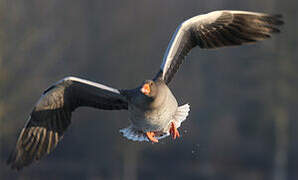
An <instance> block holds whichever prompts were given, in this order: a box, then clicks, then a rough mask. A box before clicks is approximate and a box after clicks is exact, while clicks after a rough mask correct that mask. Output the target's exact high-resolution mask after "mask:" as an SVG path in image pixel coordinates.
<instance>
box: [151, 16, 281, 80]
mask: <svg viewBox="0 0 298 180" xmlns="http://www.w3.org/2000/svg"><path fill="white" fill-rule="evenodd" d="M282 24H283V21H282V20H281V16H280V15H268V14H263V13H255V12H247V11H227V10H224V11H214V12H211V13H208V14H203V15H199V16H195V17H193V18H191V19H188V20H186V21H184V22H183V23H182V24H181V25H180V26H179V27H178V28H177V30H176V32H175V33H174V35H173V36H172V39H171V41H170V43H169V46H168V48H167V50H166V52H165V55H164V58H163V62H162V64H161V66H160V71H159V72H158V74H157V75H156V77H155V78H154V79H157V78H162V79H163V80H164V81H165V83H167V84H168V83H169V82H170V81H171V80H172V78H173V76H174V74H175V73H176V72H177V70H178V68H179V66H180V65H181V64H182V62H183V60H184V58H185V56H186V55H187V54H188V52H189V51H190V50H191V49H192V48H194V47H195V46H197V45H198V46H200V47H201V48H204V49H212V48H219V47H224V46H235V45H242V44H247V43H254V42H256V41H260V40H264V39H267V38H270V35H271V34H272V33H279V32H280V31H279V29H278V28H277V26H279V25H282Z"/></svg>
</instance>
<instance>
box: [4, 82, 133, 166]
mask: <svg viewBox="0 0 298 180" xmlns="http://www.w3.org/2000/svg"><path fill="white" fill-rule="evenodd" d="M80 106H89V107H94V108H98V109H105V110H120V109H127V108H128V107H127V102H126V100H125V98H124V97H123V96H122V95H121V94H120V92H119V91H118V90H116V89H113V88H110V87H107V86H104V85H101V84H97V83H94V82H90V81H87V80H83V79H80V78H75V77H67V78H64V79H63V80H61V81H59V82H57V83H56V84H54V85H53V86H51V87H50V88H48V89H47V90H46V91H45V92H44V93H43V95H42V97H41V98H40V99H39V101H38V102H37V104H36V105H35V107H34V108H33V110H32V112H31V114H30V116H29V119H28V121H27V123H26V125H25V127H24V128H23V129H22V131H21V134H20V136H19V139H18V141H17V145H16V148H15V150H14V151H13V152H12V153H11V155H10V157H9V159H8V161H7V163H8V164H11V167H12V168H13V169H14V168H16V169H20V168H22V167H23V166H26V165H28V164H30V163H31V162H33V161H34V160H39V159H40V158H41V157H42V156H44V155H45V154H49V153H50V152H52V150H53V149H54V148H55V147H56V146H57V144H58V142H59V141H60V140H61V139H62V137H63V134H64V132H65V131H66V130H67V128H68V126H69V125H70V123H71V113H72V112H73V111H74V110H75V109H76V108H78V107H80Z"/></svg>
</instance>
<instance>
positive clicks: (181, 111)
mask: <svg viewBox="0 0 298 180" xmlns="http://www.w3.org/2000/svg"><path fill="white" fill-rule="evenodd" d="M189 110H190V106H189V104H184V105H182V106H179V107H178V109H177V112H176V114H175V116H174V123H175V126H176V128H178V127H180V125H181V123H182V122H183V121H185V119H186V117H187V116H188V112H189Z"/></svg>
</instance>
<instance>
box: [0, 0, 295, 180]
mask: <svg viewBox="0 0 298 180" xmlns="http://www.w3.org/2000/svg"><path fill="white" fill-rule="evenodd" d="M297 4H298V3H297V2H296V1H291V0H286V1H280V0H263V1H258V0H252V1H245V2H244V1H237V0H224V1H223V0H209V1H205V0H201V1H198V0H187V1H178V0H174V1H173V0H162V1H135V0H125V1H120V0H113V1H101V0H100V1H98V0H97V1H96V0H88V1H80V0H72V1H71V0H63V1H58V0H52V1H37V0H33V1H0V27H1V28H0V142H1V144H0V160H1V161H0V162H1V163H0V178H1V179H41V178H43V179H125V180H134V179H142V180H146V179H181V178H183V179H212V180H217V179H218V180H220V179H231V180H238V179H242V180H246V179H247V180H251V179H256V180H263V179H270V180H271V179H275V180H283V179H289V180H290V179H296V178H297V177H298V173H297V168H298V164H297V162H298V161H297V160H298V156H297V152H298V142H297V141H296V139H295V137H296V136H297V135H298V134H297V129H296V127H297V121H296V117H297V115H298V112H297V110H296V108H297V107H298V103H297V102H298V95H297V93H296V92H297V90H298V85H297V78H298V72H297V67H298V62H297V54H298V51H297V50H298V48H297V46H298V40H297V38H296V31H297V29H298V27H297V26H298V25H297V24H298V23H297V17H298V15H297V10H296V7H297ZM217 9H238V10H249V11H259V12H267V13H281V14H283V15H284V21H285V23H286V24H285V25H284V27H283V28H282V34H280V35H277V36H274V37H273V38H272V39H270V40H267V41H265V42H262V43H259V44H256V45H250V46H245V47H237V48H224V49H217V50H211V51H206V50H199V48H195V49H194V50H193V51H192V52H191V53H190V54H189V56H188V57H187V61H186V62H185V63H184V65H183V66H182V68H181V69H180V70H179V72H178V73H177V75H176V76H175V79H174V81H173V82H172V83H171V85H170V87H171V88H172V91H173V92H174V94H175V95H176V97H177V98H178V100H179V103H181V104H182V103H186V102H189V103H190V104H191V113H190V116H189V117H188V119H187V121H186V122H185V123H184V124H183V125H182V128H181V129H180V131H181V134H182V138H180V139H178V140H176V141H172V140H171V139H170V138H167V139H166V140H163V141H162V142H160V143H159V144H154V145H152V144H149V143H136V142H132V141H128V140H126V139H124V138H123V137H121V136H120V134H119V132H118V130H119V129H120V128H123V127H126V126H127V125H128V124H129V121H128V116H127V112H125V111H119V112H117V111H112V112H109V111H98V110H94V109H89V108H81V109H78V110H77V111H76V112H75V113H73V118H72V125H71V126H70V128H69V130H68V131H67V133H66V134H65V137H64V139H63V141H62V143H60V144H59V145H58V147H57V149H56V150H55V151H54V152H53V153H52V154H50V155H49V156H48V157H45V158H44V159H42V160H41V161H40V162H38V163H35V164H33V165H31V166H30V167H27V168H25V169H24V170H23V171H21V172H13V171H11V170H10V169H9V168H8V167H7V166H6V165H5V160H6V159H7V157H8V155H9V153H10V151H11V150H12V148H13V147H14V145H15V142H16V139H17V136H18V133H19V131H20V129H21V128H22V126H23V125H24V123H25V121H26V119H27V117H28V115H29V113H30V111H31V108H32V107H33V105H34V104H35V102H36V101H37V100H38V98H39V96H40V95H41V93H42V92H43V90H45V89H46V88H47V87H48V86H50V85H51V84H52V83H54V82H56V81H58V80H59V79H62V78H63V77H65V76H69V75H74V76H79V77H82V78H86V79H89V80H93V81H97V82H99V83H103V84H106V85H110V86H112V87H115V88H133V87H135V86H137V85H138V84H139V83H141V82H142V81H143V80H144V79H149V78H152V77H153V76H154V75H155V73H156V72H157V70H158V68H159V65H160V63H161V60H162V57H163V54H164V51H165V49H166V47H167V44H168V42H169V39H170V36H171V35H172V33H173V32H174V30H175V29H176V27H177V26H178V25H179V23H181V22H182V21H184V20H186V19H187V18H190V17H192V16H195V15H198V14H200V13H206V12H209V11H213V10H217Z"/></svg>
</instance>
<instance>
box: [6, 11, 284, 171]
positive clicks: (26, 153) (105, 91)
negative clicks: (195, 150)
mask: <svg viewBox="0 0 298 180" xmlns="http://www.w3.org/2000/svg"><path fill="white" fill-rule="evenodd" d="M282 24H283V21H282V20H281V16H280V15H268V14H264V13H255V12H247V11H228V10H223V11H214V12H211V13H208V14H203V15H198V16H195V17H193V18H190V19H188V20H186V21H184V22H183V23H182V24H181V25H180V26H178V28H177V30H176V31H175V33H174V34H173V36H172V39H171V41H170V43H169V46H168V48H167V50H166V52H165V55H164V58H163V61H162V64H161V66H160V69H159V71H158V73H157V75H156V76H155V77H154V78H153V80H146V81H144V82H143V83H142V84H141V85H140V86H138V87H137V88H135V89H129V90H118V89H115V88H111V87H108V86H105V85H102V84H99V83H95V82H91V81H88V80H85V79H81V78H77V77H66V78H64V79H62V80H60V81H58V82H57V83H55V84H54V85H52V86H51V87H50V88H48V89H47V90H46V91H45V92H44V93H43V94H42V96H41V98H40V99H39V101H38V102H37V103H36V105H35V106H34V108H33V110H32V112H31V114H30V116H29V119H28V120H27V123H26V124H25V127H24V128H23V129H22V131H21V133H20V135H19V138H18V140H17V143H16V147H15V149H14V150H13V151H12V153H11V155H10V157H9V158H8V160H7V163H8V164H10V165H11V167H12V168H13V169H21V168H23V167H24V166H27V165H29V164H30V163H32V162H33V161H35V160H39V159H40V158H42V157H43V156H44V155H46V154H49V153H50V152H51V151H53V149H54V148H55V147H56V146H57V144H58V142H59V141H60V140H61V139H62V137H63V134H64V132H65V131H66V130H67V128H68V126H69V125H70V123H71V113H72V112H73V111H74V110H75V109H76V108H78V107H81V106H88V107H94V108H98V109H104V110H121V109H123V110H128V112H129V118H130V120H131V125H130V126H129V127H127V128H124V129H121V130H120V132H121V133H122V134H123V136H124V137H126V138H128V139H131V140H134V141H151V142H153V143H157V142H158V140H159V139H162V138H164V137H166V136H168V135H172V137H173V139H175V138H177V137H179V136H180V134H179V131H178V129H177V128H179V127H180V125H181V123H182V122H183V121H184V120H185V119H186V117H187V115H188V112H189V110H190V107H189V105H188V104H185V105H182V106H178V103H177V101H176V98H175V97H174V95H173V94H172V92H171V90H170V89H169V88H168V86H167V85H168V84H169V83H170V82H171V80H172V78H173V77H174V74H175V73H176V72H177V70H178V69H179V67H180V65H181V64H182V62H183V60H184V59H185V57H186V55H187V54H188V53H189V51H190V50H191V49H192V48H194V47H196V46H199V47H200V48H202V49H212V48H220V47H225V46H236V45H242V44H248V43H254V42H257V41H260V40H264V39H267V38H270V37H271V35H272V34H273V33H279V32H280V30H279V29H278V26H280V25H282Z"/></svg>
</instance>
